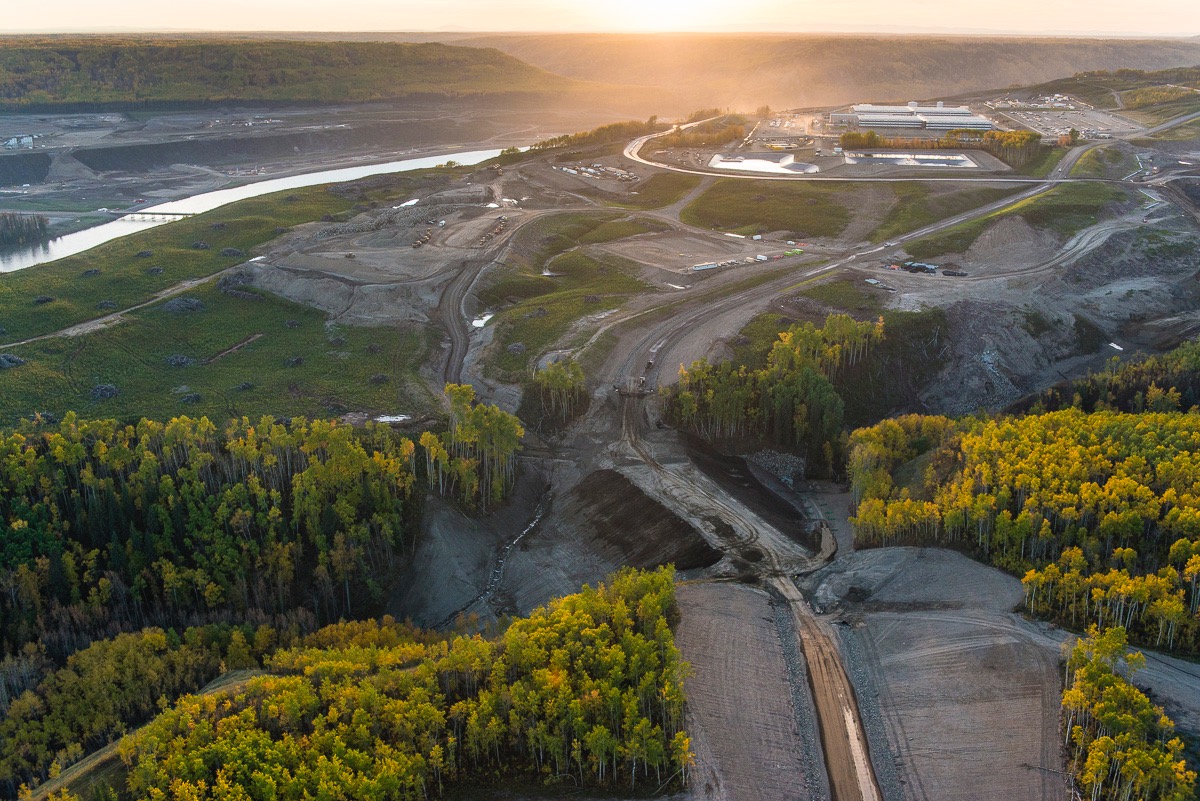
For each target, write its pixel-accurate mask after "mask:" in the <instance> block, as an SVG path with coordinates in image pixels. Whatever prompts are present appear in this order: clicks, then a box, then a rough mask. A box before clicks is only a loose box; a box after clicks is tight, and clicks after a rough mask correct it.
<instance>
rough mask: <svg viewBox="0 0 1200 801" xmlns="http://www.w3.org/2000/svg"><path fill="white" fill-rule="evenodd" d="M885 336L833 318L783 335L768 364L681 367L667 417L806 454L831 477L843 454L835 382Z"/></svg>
mask: <svg viewBox="0 0 1200 801" xmlns="http://www.w3.org/2000/svg"><path fill="white" fill-rule="evenodd" d="M882 339H883V321H882V319H880V320H878V321H876V322H857V321H855V320H854V319H853V318H852V317H850V316H849V315H845V314H831V315H829V316H828V317H827V318H826V319H825V324H824V326H823V327H822V328H817V327H815V326H814V325H813V324H812V323H807V322H806V323H798V324H796V325H793V326H791V327H789V328H788V329H787V330H786V331H783V332H781V333H780V334H779V336H778V338H777V339H776V340H775V342H774V343H773V344H772V346H771V350H770V352H769V353H768V354H767V360H766V365H765V366H764V367H762V368H760V369H753V368H750V367H747V366H746V365H735V364H734V363H732V362H728V361H726V362H721V363H719V364H716V365H712V364H709V363H708V361H707V360H706V359H700V360H699V361H696V362H693V363H692V365H691V367H686V368H685V367H683V366H682V365H681V366H680V368H679V382H678V384H675V385H672V386H671V387H668V388H666V389H665V390H664V392H665V393H666V406H667V415H668V417H669V418H670V419H671V421H672V422H673V423H674V424H676V425H678V426H680V427H683V428H687V429H689V430H692V431H695V432H696V433H698V434H700V435H702V436H704V437H706V438H709V439H740V438H749V439H754V440H758V441H762V442H769V443H771V444H774V445H778V446H781V447H785V448H791V449H796V450H799V451H800V452H802V453H804V454H806V456H807V459H808V462H809V464H810V466H811V467H812V468H813V469H819V466H823V468H824V469H825V470H826V471H827V472H828V471H832V469H833V465H834V463H835V461H836V460H837V458H838V457H839V456H840V440H841V433H842V414H843V403H842V399H841V397H840V396H839V395H838V393H837V391H836V390H835V389H834V386H833V383H832V381H833V380H836V378H837V377H838V375H839V374H840V373H841V372H842V371H843V370H844V369H846V368H847V367H850V366H852V365H854V364H856V363H857V362H858V361H859V360H860V359H861V358H862V357H863V356H864V355H865V354H866V353H867V352H868V351H869V349H870V348H872V347H873V346H874V345H875V344H877V343H878V342H880V341H881V340H882Z"/></svg>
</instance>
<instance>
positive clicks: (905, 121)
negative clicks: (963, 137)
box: [829, 101, 996, 131]
mask: <svg viewBox="0 0 1200 801" xmlns="http://www.w3.org/2000/svg"><path fill="white" fill-rule="evenodd" d="M829 124H830V125H833V126H845V127H854V128H862V129H868V130H869V129H874V128H888V129H916V130H927V131H953V130H957V129H969V130H972V131H990V130H993V129H994V128H995V127H996V126H995V125H994V124H993V123H992V121H991V120H989V119H988V118H987V117H981V116H979V115H978V114H974V113H972V112H971V109H969V108H967V107H966V106H946V105H944V104H942V103H941V102H940V101H939V102H938V104H937V105H936V106H922V105H918V104H917V103H909V104H908V105H907V106H876V105H874V104H871V103H859V104H858V105H856V106H851V107H850V110H849V111H835V112H834V113H832V114H830V115H829Z"/></svg>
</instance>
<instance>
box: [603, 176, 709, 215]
mask: <svg viewBox="0 0 1200 801" xmlns="http://www.w3.org/2000/svg"><path fill="white" fill-rule="evenodd" d="M701 180H702V179H701V178H700V176H698V175H687V174H685V173H678V172H659V173H655V174H654V175H651V176H650V177H649V178H647V179H646V180H645V181H642V182H641V183H640V184H638V185H637V188H636V189H634V190H633V192H637V194H636V195H635V194H633V192H630V193H629V194H627V195H623V196H622V197H621V199H620V200H618V201H611V202H612V203H613V205H616V206H623V207H625V208H630V209H661V208H663V207H665V206H670V205H671V204H672V203H678V202H679V200H680V199H681V198H682V197H683V196H684V195H686V194H687V193H688V192H691V191H692V190H693V189H695V188H696V187H697V186H699V185H700V181H701Z"/></svg>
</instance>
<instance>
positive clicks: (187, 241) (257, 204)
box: [0, 187, 352, 342]
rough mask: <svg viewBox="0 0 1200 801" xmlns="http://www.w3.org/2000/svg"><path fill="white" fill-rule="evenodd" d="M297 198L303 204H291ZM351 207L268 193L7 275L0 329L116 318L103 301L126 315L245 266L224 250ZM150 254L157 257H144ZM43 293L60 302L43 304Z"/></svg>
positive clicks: (315, 192)
mask: <svg viewBox="0 0 1200 801" xmlns="http://www.w3.org/2000/svg"><path fill="white" fill-rule="evenodd" d="M289 196H291V197H295V198H296V200H294V201H287V200H285V198H286V197H289ZM351 205H352V204H351V202H350V201H349V200H346V199H344V198H341V197H338V196H336V195H334V194H331V193H330V192H328V191H326V190H325V188H324V187H310V188H308V189H302V190H295V191H291V192H281V193H279V194H275V195H265V196H263V197H261V198H255V199H253V200H246V201H242V202H240V203H235V204H231V205H229V206H225V207H223V208H220V209H215V210H214V211H210V212H208V213H206V214H201V215H197V216H196V217H191V218H188V219H185V220H180V221H179V222H174V223H168V224H166V225H162V226H159V227H158V228H153V229H150V230H149V231H143V232H141V233H138V234H133V235H131V236H127V237H122V238H120V239H116V240H113V241H112V242H108V243H106V244H103V245H100V246H99V247H96V248H93V249H91V250H89V251H86V252H84V253H81V254H79V255H77V256H69V257H67V258H65V259H59V260H58V261H55V262H51V263H49V264H44V265H39V266H37V267H32V268H29V269H26V270H21V271H18V272H15V273H6V274H3V275H0V325H2V326H3V327H4V328H5V329H7V333H6V334H4V335H3V337H2V339H3V341H5V342H13V341H17V340H23V339H28V338H30V337H35V336H40V335H42V334H48V333H51V332H53V331H57V330H59V329H62V328H66V327H68V326H71V325H75V324H77V323H81V322H85V321H87V320H91V319H94V318H96V317H101V316H103V315H105V314H108V313H110V312H109V311H105V310H103V309H97V308H96V304H97V303H98V302H100V301H105V300H111V301H113V302H115V303H116V304H117V308H121V309H124V308H128V307H130V306H134V305H136V304H138V303H143V302H145V301H147V300H149V299H150V298H152V297H154V295H156V294H157V293H159V292H162V291H163V290H165V289H168V288H170V287H173V286H175V285H177V284H179V283H180V282H181V281H185V280H188V279H193V278H201V277H204V276H209V275H212V274H213V273H216V272H219V271H221V270H224V269H225V268H227V267H231V266H233V265H235V264H237V263H238V260H237V259H234V258H229V257H224V256H221V255H220V252H221V250H222V249H223V248H228V247H232V248H237V249H239V250H242V251H246V252H249V251H250V250H251V249H252V248H255V247H257V246H259V245H261V244H264V243H266V242H269V241H270V240H271V239H273V238H274V237H275V236H276V233H275V230H276V228H279V227H283V228H287V227H290V226H293V225H298V224H300V223H304V222H309V221H312V220H319V219H320V218H321V217H322V215H324V214H337V213H340V212H344V211H346V210H348V209H349V208H350V207H351ZM220 223H223V224H224V225H225V226H226V227H225V228H224V229H220V230H214V229H213V227H212V226H213V225H214V224H220ZM195 242H206V243H208V245H209V249H208V250H194V249H193V248H192V244H193V243H195ZM146 250H149V251H151V252H152V253H153V255H152V256H150V257H148V258H140V257H138V256H137V254H138V253H139V252H142V251H146ZM152 267H162V268H163V272H162V274H161V275H150V274H149V273H148V272H147V270H149V269H150V268H152ZM87 270H100V275H98V276H95V277H90V278H84V277H82V274H83V273H84V272H85V271H87ZM41 295H44V296H48V297H53V298H55V300H54V302H52V303H46V304H41V305H39V304H35V303H34V299H35V298H37V297H38V296H41Z"/></svg>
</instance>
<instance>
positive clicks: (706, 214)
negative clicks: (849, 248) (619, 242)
mask: <svg viewBox="0 0 1200 801" xmlns="http://www.w3.org/2000/svg"><path fill="white" fill-rule="evenodd" d="M848 192H849V193H851V194H853V192H854V190H853V189H852V188H851V187H850V186H849V185H846V186H841V185H834V186H825V185H816V184H800V185H793V184H766V185H763V184H756V183H754V182H752V181H743V180H736V179H725V180H721V181H717V182H716V183H714V184H713V185H712V186H711V187H710V188H709V189H707V190H705V192H704V194H702V195H701V196H700V197H698V198H697V199H696V200H694V201H692V203H691V205H689V206H688V207H687V208H685V209H684V210H683V213H682V215H680V219H682V220H683V221H684V222H686V223H688V224H689V225H695V226H699V227H701V228H719V229H721V230H723V231H729V232H731V233H736V234H745V235H749V234H761V233H767V232H770V231H788V232H794V233H795V234H796V236H799V237H818V236H829V237H832V236H838V235H839V234H841V233H842V232H843V231H844V230H845V229H846V226H847V225H849V223H850V210H849V206H851V205H852V204H853V200H852V198H847V197H846V194H847V193H848Z"/></svg>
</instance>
